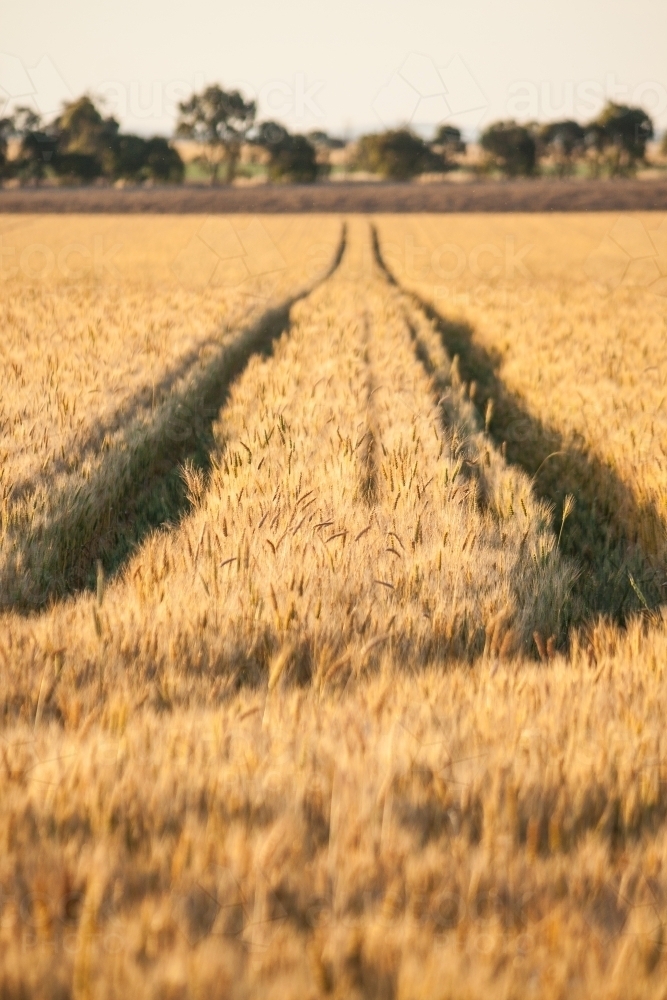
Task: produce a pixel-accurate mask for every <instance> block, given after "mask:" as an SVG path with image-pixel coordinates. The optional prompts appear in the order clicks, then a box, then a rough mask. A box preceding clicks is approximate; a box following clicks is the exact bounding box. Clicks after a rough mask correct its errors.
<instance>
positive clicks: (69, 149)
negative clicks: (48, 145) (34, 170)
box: [52, 94, 119, 180]
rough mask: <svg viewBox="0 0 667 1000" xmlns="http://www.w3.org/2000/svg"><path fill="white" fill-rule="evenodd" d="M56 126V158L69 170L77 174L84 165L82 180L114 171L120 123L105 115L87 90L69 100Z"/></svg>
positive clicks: (66, 171)
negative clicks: (80, 95) (75, 98)
mask: <svg viewBox="0 0 667 1000" xmlns="http://www.w3.org/2000/svg"><path fill="white" fill-rule="evenodd" d="M52 129H53V131H55V132H56V133H57V135H58V154H57V157H56V159H57V160H60V161H61V165H62V167H63V171H64V173H65V174H67V175H72V176H76V171H77V170H78V169H81V171H82V173H81V174H80V177H81V180H91V179H92V178H93V177H94V176H99V175H100V174H102V173H106V174H108V175H112V174H113V165H114V159H115V155H116V145H117V141H118V129H119V125H118V122H117V121H116V119H115V118H111V117H110V118H103V117H102V114H101V112H100V111H99V109H98V108H97V107H96V106H95V104H94V102H93V100H92V99H91V98H90V97H89V96H88V95H87V94H84V96H83V97H79V98H78V99H77V100H76V101H71V102H69V103H68V104H65V105H64V107H63V110H62V111H61V113H60V115H59V116H58V117H57V118H56V120H55V121H54V122H53V126H52ZM93 161H96V162H97V165H98V167H97V168H95V167H94V166H93ZM54 165H55V164H54ZM56 170H58V168H57V166H56Z"/></svg>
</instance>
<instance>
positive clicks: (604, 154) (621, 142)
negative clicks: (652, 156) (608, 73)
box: [586, 101, 654, 176]
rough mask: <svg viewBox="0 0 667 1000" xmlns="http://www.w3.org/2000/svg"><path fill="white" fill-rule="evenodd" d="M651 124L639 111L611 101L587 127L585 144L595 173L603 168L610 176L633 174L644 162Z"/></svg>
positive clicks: (641, 110)
mask: <svg viewBox="0 0 667 1000" xmlns="http://www.w3.org/2000/svg"><path fill="white" fill-rule="evenodd" d="M653 135H654V132H653V122H652V121H651V119H650V117H649V115H647V113H646V112H645V111H644V110H643V109H642V108H631V107H628V106H627V105H625V104H614V103H613V102H612V101H610V102H609V103H608V104H607V105H606V107H605V108H604V110H603V111H602V112H601V114H600V115H598V117H597V118H596V119H595V120H594V121H592V122H591V123H590V124H589V125H588V126H587V127H586V140H587V145H588V149H589V151H590V153H591V155H592V159H593V160H594V163H595V166H596V168H597V171H599V170H600V169H604V168H606V169H607V170H608V172H609V173H610V174H612V176H615V175H621V176H622V175H627V174H631V173H634V171H635V170H636V167H637V164H638V163H641V162H643V161H644V160H645V158H646V143H647V142H648V141H649V139H652V138H653Z"/></svg>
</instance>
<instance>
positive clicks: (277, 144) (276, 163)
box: [254, 121, 318, 184]
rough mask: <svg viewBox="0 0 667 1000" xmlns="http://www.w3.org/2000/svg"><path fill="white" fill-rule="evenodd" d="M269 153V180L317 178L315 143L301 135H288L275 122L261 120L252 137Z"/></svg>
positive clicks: (304, 182)
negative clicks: (254, 135)
mask: <svg viewBox="0 0 667 1000" xmlns="http://www.w3.org/2000/svg"><path fill="white" fill-rule="evenodd" d="M254 141H255V142H256V143H257V145H258V146H262V147H263V148H264V149H266V151H267V153H268V154H269V162H268V174H269V178H270V179H271V180H288V181H293V182H296V183H301V184H310V183H312V182H313V181H314V180H316V178H317V174H318V164H317V153H316V150H315V146H314V145H313V144H312V143H311V142H309V141H308V139H307V138H306V137H305V136H304V135H290V133H289V132H288V131H287V129H286V128H285V127H284V126H283V125H279V124H278V123H277V122H271V121H269V122H262V123H261V124H260V125H259V127H258V129H257V134H256V137H255V140H254Z"/></svg>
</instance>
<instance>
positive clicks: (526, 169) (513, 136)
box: [480, 121, 537, 177]
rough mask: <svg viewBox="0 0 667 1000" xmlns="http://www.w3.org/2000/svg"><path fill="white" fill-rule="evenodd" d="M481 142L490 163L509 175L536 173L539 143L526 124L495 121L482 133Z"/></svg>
mask: <svg viewBox="0 0 667 1000" xmlns="http://www.w3.org/2000/svg"><path fill="white" fill-rule="evenodd" d="M480 142H481V146H482V149H483V150H485V152H486V153H487V154H488V157H489V161H490V164H491V165H492V166H493V167H495V168H496V169H498V170H501V171H502V173H504V174H507V176H508V177H530V176H531V175H532V174H534V173H535V167H536V164H537V143H536V141H535V136H534V135H533V133H532V132H531V130H530V129H529V128H527V127H526V126H525V125H518V124H517V123H516V122H515V121H504V122H494V124H493V125H489V127H488V128H487V129H486V130H485V131H484V132H483V133H482V137H481V140H480Z"/></svg>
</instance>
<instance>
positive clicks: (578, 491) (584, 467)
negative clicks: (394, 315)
mask: <svg viewBox="0 0 667 1000" xmlns="http://www.w3.org/2000/svg"><path fill="white" fill-rule="evenodd" d="M372 233H373V248H374V252H375V257H376V260H377V263H378V265H379V266H380V268H381V269H382V271H383V272H384V274H385V275H386V277H387V280H388V281H389V283H390V284H391V285H392V286H393V287H395V288H397V289H398V290H399V291H400V292H401V293H402V294H403V295H404V296H405V297H406V299H407V300H408V301H409V302H411V303H412V304H413V306H414V307H415V309H416V310H417V312H418V313H419V314H421V315H422V316H424V317H425V318H426V319H427V320H428V321H429V322H430V323H431V324H433V326H434V328H435V329H436V330H437V332H438V335H439V337H440V340H441V343H442V345H443V347H444V349H445V350H446V352H447V353H448V355H449V357H450V358H452V359H453V364H454V365H455V380H457V379H458V381H459V383H460V386H461V389H462V391H463V394H464V395H466V394H468V395H469V394H470V387H472V386H473V385H474V387H475V392H474V403H473V402H471V401H469V403H468V405H469V406H470V407H471V408H473V409H474V410H475V411H476V423H477V424H478V425H481V426H485V429H486V433H488V435H489V437H490V439H491V440H492V441H493V442H494V444H495V446H496V447H497V448H499V449H500V451H501V452H502V454H503V455H504V456H505V458H506V460H507V462H508V463H510V464H511V465H514V466H516V467H517V468H521V469H522V470H523V471H524V472H526V473H527V474H528V475H529V476H530V477H531V480H532V484H533V491H534V493H535V495H536V496H537V497H539V498H540V499H542V500H543V501H545V502H547V503H548V504H550V505H551V506H552V507H553V509H554V510H555V511H556V512H557V516H560V515H561V512H562V511H563V508H564V504H565V498H566V496H567V495H568V494H572V495H573V496H574V497H575V507H574V510H573V511H572V512H571V514H570V516H569V518H568V521H567V524H566V527H565V530H564V531H563V532H562V535H561V540H560V547H561V551H562V552H563V554H564V555H565V556H567V557H568V558H570V559H571V560H573V561H574V563H575V565H576V566H577V568H578V575H577V578H576V580H575V583H574V588H573V603H572V619H571V624H573V625H574V624H581V623H583V622H584V621H586V620H587V619H588V618H589V617H590V616H591V615H596V614H605V615H609V616H610V617H611V618H612V619H613V620H615V621H616V622H617V623H619V624H624V623H625V622H626V621H627V619H628V616H629V615H631V614H636V613H637V612H643V613H652V612H653V611H654V609H656V608H657V607H658V606H659V604H660V603H661V601H662V600H663V599H664V596H663V593H662V590H661V587H662V584H663V581H664V579H665V572H666V569H667V568H666V567H664V566H662V565H660V564H659V563H656V561H655V559H654V558H653V557H652V555H651V553H649V552H646V551H645V550H644V549H643V547H642V543H641V538H640V537H639V535H638V534H633V533H632V532H631V531H630V530H628V529H629V526H630V525H632V524H640V523H646V522H649V523H651V524H653V525H654V526H655V532H656V537H657V535H658V534H659V533H660V531H661V530H664V529H662V522H661V519H660V515H659V513H658V511H657V510H656V509H655V508H654V507H653V505H651V504H649V503H646V502H641V501H639V500H638V499H637V497H636V496H635V495H634V493H633V491H632V490H631V488H630V487H629V486H628V485H627V484H626V483H624V482H623V481H622V480H621V479H620V477H618V476H617V475H616V474H615V473H614V471H613V469H611V468H610V467H609V466H608V465H607V464H606V463H605V462H603V461H602V460H601V459H600V458H598V457H597V456H596V455H594V454H589V453H586V452H584V451H582V450H579V449H576V448H574V447H573V446H572V444H571V442H569V441H568V440H566V439H565V438H564V436H563V435H562V434H561V433H560V432H559V431H558V429H557V428H556V427H554V426H552V425H550V424H547V423H546V422H544V421H542V420H541V419H540V418H539V417H538V416H536V415H535V414H533V413H531V412H530V411H529V410H528V408H527V407H526V405H525V404H524V402H523V401H522V399H521V398H520V397H519V396H517V395H516V394H515V393H513V392H512V391H511V389H509V387H508V386H507V385H506V384H505V383H504V382H503V380H502V378H501V377H500V375H499V368H500V359H499V358H497V357H494V356H492V355H491V354H490V353H489V352H488V351H486V350H485V349H484V348H483V347H482V346H481V345H480V344H479V342H478V341H477V340H476V338H475V332H474V330H473V329H472V328H470V327H469V326H467V325H465V324H462V323H452V322H450V321H448V320H447V319H446V318H445V317H443V316H441V315H440V313H438V311H437V310H436V309H435V308H434V307H433V306H432V305H430V303H428V302H427V301H426V300H424V299H423V298H421V296H419V295H418V294H417V293H416V292H413V291H411V290H409V289H406V288H404V287H403V286H402V285H400V284H399V282H398V281H397V279H396V278H395V276H394V275H393V274H392V273H391V271H390V269H389V268H388V266H387V265H386V263H385V261H384V259H383V256H382V248H381V244H380V238H379V234H378V231H377V227H376V226H374V225H373V226H372ZM422 360H423V357H422ZM491 414H492V415H493V416H492V419H491ZM618 509H622V510H624V511H628V512H629V516H627V517H626V518H625V523H620V521H619V519H618V518H617V517H616V510H618Z"/></svg>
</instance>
